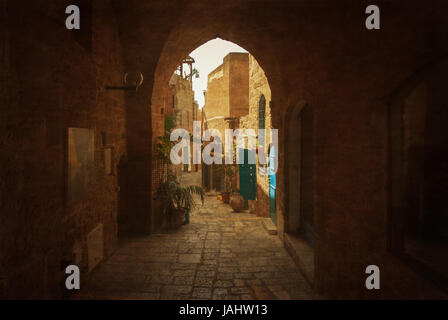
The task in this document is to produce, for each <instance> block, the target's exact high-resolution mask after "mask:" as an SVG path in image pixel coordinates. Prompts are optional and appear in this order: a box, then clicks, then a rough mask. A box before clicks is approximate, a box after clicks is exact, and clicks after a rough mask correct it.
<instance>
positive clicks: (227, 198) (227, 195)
mask: <svg viewBox="0 0 448 320" xmlns="http://www.w3.org/2000/svg"><path fill="white" fill-rule="evenodd" d="M222 201H223V202H224V203H227V204H228V203H229V202H230V192H224V193H223V194H222Z"/></svg>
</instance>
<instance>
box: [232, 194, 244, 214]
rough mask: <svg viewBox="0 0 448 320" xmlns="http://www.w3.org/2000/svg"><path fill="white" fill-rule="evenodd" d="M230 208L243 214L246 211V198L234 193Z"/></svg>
mask: <svg viewBox="0 0 448 320" xmlns="http://www.w3.org/2000/svg"><path fill="white" fill-rule="evenodd" d="M230 206H231V207H232V209H233V211H235V212H241V211H243V210H244V198H243V196H242V195H240V194H239V193H232V195H231V196H230Z"/></svg>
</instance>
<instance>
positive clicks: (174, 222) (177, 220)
mask: <svg viewBox="0 0 448 320" xmlns="http://www.w3.org/2000/svg"><path fill="white" fill-rule="evenodd" d="M186 212H187V211H186V210H185V209H176V210H173V212H172V213H171V221H170V227H171V228H172V229H177V228H179V227H180V226H182V225H183V224H184V223H185V213H186Z"/></svg>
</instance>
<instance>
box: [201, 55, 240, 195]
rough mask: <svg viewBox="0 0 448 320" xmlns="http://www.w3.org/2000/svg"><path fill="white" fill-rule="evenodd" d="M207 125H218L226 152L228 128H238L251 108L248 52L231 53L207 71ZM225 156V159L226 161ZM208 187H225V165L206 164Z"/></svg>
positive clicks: (205, 116) (220, 188) (205, 109)
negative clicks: (208, 72) (239, 122)
mask: <svg viewBox="0 0 448 320" xmlns="http://www.w3.org/2000/svg"><path fill="white" fill-rule="evenodd" d="M202 112H203V114H204V120H205V126H206V127H205V128H204V129H216V130H218V131H219V133H220V134H221V139H222V141H221V142H222V153H223V154H224V152H225V148H226V146H225V130H226V129H235V128H236V127H237V123H238V121H239V118H240V117H241V116H244V115H247V114H248V112H249V55H248V54H247V53H229V54H228V55H226V56H225V57H224V59H223V63H222V64H221V65H220V66H218V67H217V68H216V69H215V70H213V71H212V72H211V73H210V74H209V75H208V81H207V92H206V94H205V105H204V107H203V109H202ZM224 161H225V160H224V158H223V159H222V163H224ZM203 175H205V176H206V177H207V178H206V180H207V181H208V182H205V181H204V182H205V186H206V188H207V189H214V190H216V191H225V182H224V179H225V177H224V166H222V165H215V164H214V165H211V166H207V167H205V168H204V172H203Z"/></svg>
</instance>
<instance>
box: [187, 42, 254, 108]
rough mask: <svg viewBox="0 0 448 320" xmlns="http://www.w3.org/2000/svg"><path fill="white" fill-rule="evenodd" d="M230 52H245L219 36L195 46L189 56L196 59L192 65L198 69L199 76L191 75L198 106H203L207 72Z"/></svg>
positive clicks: (219, 63) (220, 62)
mask: <svg viewBox="0 0 448 320" xmlns="http://www.w3.org/2000/svg"><path fill="white" fill-rule="evenodd" d="M230 52H247V51H246V50H244V49H243V48H241V47H240V46H238V45H236V44H234V43H233V42H230V41H226V40H222V39H219V38H216V39H213V40H210V41H209V42H206V43H204V44H203V45H202V46H200V47H198V48H196V49H195V50H194V51H193V52H192V53H190V56H191V57H193V59H194V60H195V61H196V62H195V63H194V64H193V67H194V68H196V69H198V71H199V78H196V77H193V90H194V99H195V100H196V101H197V102H198V104H199V108H202V107H203V106H204V93H203V91H204V90H207V78H208V74H209V73H210V72H212V71H213V70H214V69H215V68H216V67H217V66H219V65H221V64H222V60H223V59H224V57H225V56H226V55H227V54H228V53H230Z"/></svg>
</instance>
